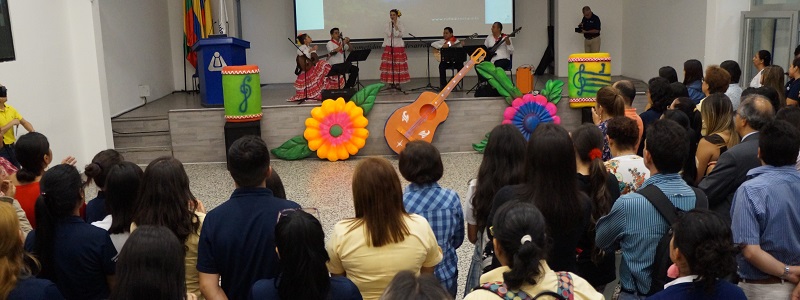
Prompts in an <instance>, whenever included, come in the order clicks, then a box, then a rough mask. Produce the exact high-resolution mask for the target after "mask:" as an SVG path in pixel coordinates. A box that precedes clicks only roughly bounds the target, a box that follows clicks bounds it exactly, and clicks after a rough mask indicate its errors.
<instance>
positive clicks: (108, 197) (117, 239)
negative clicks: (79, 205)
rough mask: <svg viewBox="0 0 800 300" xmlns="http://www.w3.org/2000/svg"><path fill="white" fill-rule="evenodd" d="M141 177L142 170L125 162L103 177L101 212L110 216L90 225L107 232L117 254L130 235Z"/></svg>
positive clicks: (112, 168)
mask: <svg viewBox="0 0 800 300" xmlns="http://www.w3.org/2000/svg"><path fill="white" fill-rule="evenodd" d="M143 176H144V173H143V172H142V168H140V167H139V166H138V165H137V164H134V163H132V162H127V161H124V162H121V163H119V164H116V165H113V166H112V167H111V168H110V170H108V174H107V175H106V176H105V177H106V180H105V199H104V200H103V202H105V203H104V206H105V208H104V209H103V211H107V212H109V213H110V214H109V215H107V216H105V218H103V219H102V220H100V221H97V222H92V225H94V226H97V227H100V228H103V229H105V230H107V231H108V234H109V235H110V236H111V241H112V242H113V243H114V248H116V249H117V252H120V251H122V246H123V245H125V241H127V240H128V237H129V236H130V235H131V231H130V230H131V223H132V222H133V221H132V220H133V214H134V212H135V209H136V199H137V198H138V197H139V189H140V185H141V182H142V177H143Z"/></svg>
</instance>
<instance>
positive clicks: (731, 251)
mask: <svg viewBox="0 0 800 300" xmlns="http://www.w3.org/2000/svg"><path fill="white" fill-rule="evenodd" d="M672 232H673V235H672V241H671V243H670V247H669V250H670V251H669V257H670V258H671V259H672V262H674V263H675V265H676V266H677V267H678V272H679V276H680V277H678V278H677V279H675V280H674V281H672V282H670V283H668V284H666V285H665V286H664V290H663V291H661V292H658V293H657V294H655V295H653V296H652V297H650V298H647V299H652V300H660V299H714V300H746V299H747V298H746V297H745V296H744V293H743V292H742V289H740V288H738V287H737V286H735V285H733V284H731V283H730V282H727V281H725V280H722V279H720V278H723V277H725V276H727V275H728V274H731V273H733V272H734V271H736V260H735V259H734V257H735V255H736V249H735V248H734V247H733V239H732V238H731V229H730V228H729V227H728V224H727V223H725V221H724V220H723V219H722V218H720V217H719V215H717V214H716V213H714V212H712V211H709V210H705V209H693V210H691V211H689V212H687V213H686V214H685V215H683V217H681V218H680V219H679V220H678V221H677V222H676V223H675V224H674V225H672Z"/></svg>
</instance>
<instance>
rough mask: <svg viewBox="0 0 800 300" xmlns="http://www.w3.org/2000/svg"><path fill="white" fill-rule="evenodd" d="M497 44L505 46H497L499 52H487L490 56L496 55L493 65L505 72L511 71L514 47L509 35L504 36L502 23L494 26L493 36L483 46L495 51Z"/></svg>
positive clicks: (493, 58)
mask: <svg viewBox="0 0 800 300" xmlns="http://www.w3.org/2000/svg"><path fill="white" fill-rule="evenodd" d="M497 43H503V44H501V45H499V46H497V50H495V51H494V52H493V53H492V51H491V50H490V51H487V52H489V53H488V55H489V56H492V55H494V56H493V57H492V63H494V65H495V66H497V67H498V68H502V69H503V70H509V69H511V54H513V53H514V45H512V44H511V39H510V38H508V35H507V34H503V24H502V23H500V22H494V24H492V34H491V35H490V36H487V37H486V41H484V42H483V45H484V46H486V49H493V48H494V47H495V46H496V44H497Z"/></svg>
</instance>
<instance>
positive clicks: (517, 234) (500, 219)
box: [492, 201, 549, 290]
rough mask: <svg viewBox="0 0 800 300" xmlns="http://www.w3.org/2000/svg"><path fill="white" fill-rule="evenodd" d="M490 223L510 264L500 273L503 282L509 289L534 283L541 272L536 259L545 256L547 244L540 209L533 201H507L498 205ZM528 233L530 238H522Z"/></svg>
mask: <svg viewBox="0 0 800 300" xmlns="http://www.w3.org/2000/svg"><path fill="white" fill-rule="evenodd" d="M492 224H494V225H493V227H492V231H494V239H495V241H497V245H498V246H500V248H501V249H502V250H503V253H505V255H504V256H505V257H506V260H507V261H508V267H509V268H511V271H508V272H506V273H503V281H504V282H505V284H506V285H507V286H508V287H509V288H511V289H512V290H518V289H520V288H521V287H522V285H524V284H526V283H527V284H531V285H535V284H536V279H539V277H540V276H541V275H542V269H541V268H540V267H539V261H540V260H543V259H546V258H547V251H548V248H549V243H548V240H547V235H546V234H545V231H546V230H547V225H546V224H545V220H544V216H542V213H541V212H540V211H539V209H538V208H536V205H533V204H532V203H527V202H520V201H510V202H508V203H506V204H503V205H502V206H500V208H499V209H498V210H497V213H496V214H495V215H494V220H493V223H492ZM528 237H530V241H526V240H524V238H528Z"/></svg>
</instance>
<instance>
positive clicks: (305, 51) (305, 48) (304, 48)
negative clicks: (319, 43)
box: [297, 45, 317, 58]
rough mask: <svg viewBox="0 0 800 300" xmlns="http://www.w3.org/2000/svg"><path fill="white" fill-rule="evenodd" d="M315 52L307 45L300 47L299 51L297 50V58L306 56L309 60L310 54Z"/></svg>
mask: <svg viewBox="0 0 800 300" xmlns="http://www.w3.org/2000/svg"><path fill="white" fill-rule="evenodd" d="M316 52H317V51H316V50H314V49H311V47H309V46H308V45H302V46H300V50H297V56H301V55H304V54H305V55H306V56H307V57H309V58H311V53H316Z"/></svg>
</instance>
